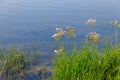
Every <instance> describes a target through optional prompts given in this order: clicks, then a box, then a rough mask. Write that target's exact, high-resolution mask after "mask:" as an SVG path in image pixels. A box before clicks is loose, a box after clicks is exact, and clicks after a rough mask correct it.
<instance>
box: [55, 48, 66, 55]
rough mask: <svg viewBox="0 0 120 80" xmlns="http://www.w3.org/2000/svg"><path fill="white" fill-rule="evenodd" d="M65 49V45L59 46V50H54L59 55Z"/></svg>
mask: <svg viewBox="0 0 120 80" xmlns="http://www.w3.org/2000/svg"><path fill="white" fill-rule="evenodd" d="M63 51H64V47H63V46H58V49H57V50H54V52H55V53H56V54H57V55H60V54H61V53H62V52H63Z"/></svg>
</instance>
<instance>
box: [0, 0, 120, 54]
mask: <svg viewBox="0 0 120 80" xmlns="http://www.w3.org/2000/svg"><path fill="white" fill-rule="evenodd" d="M89 18H96V19H97V25H96V27H95V28H94V30H95V31H97V32H98V33H99V34H101V35H102V36H105V35H109V36H112V35H114V34H113V33H114V31H113V27H111V26H109V24H107V23H109V22H110V21H111V20H115V19H117V20H119V22H120V1H119V0H63V1H61V0H0V40H1V41H2V44H4V45H10V44H13V43H16V44H19V45H24V44H28V45H30V44H31V43H37V44H38V45H39V46H41V45H42V46H41V47H40V50H41V51H42V52H45V51H48V50H49V51H53V50H54V49H51V47H52V48H55V45H54V44H55V43H54V39H53V38H52V37H51V36H52V35H53V34H54V32H55V28H56V27H62V28H65V27H66V26H67V25H71V26H74V27H75V28H76V29H77V31H78V33H79V35H78V36H79V38H80V39H82V38H84V37H85V34H86V33H87V32H90V31H91V29H90V27H88V25H86V21H87V19H89ZM100 23H102V24H104V27H101V28H100V27H98V26H100V25H99V24H100ZM49 51H48V52H49ZM51 53H52V52H51Z"/></svg>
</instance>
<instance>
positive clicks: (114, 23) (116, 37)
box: [111, 20, 118, 48]
mask: <svg viewBox="0 0 120 80" xmlns="http://www.w3.org/2000/svg"><path fill="white" fill-rule="evenodd" d="M111 24H112V25H113V26H114V29H115V41H116V48H117V45H118V32H117V26H118V21H117V20H114V21H111Z"/></svg>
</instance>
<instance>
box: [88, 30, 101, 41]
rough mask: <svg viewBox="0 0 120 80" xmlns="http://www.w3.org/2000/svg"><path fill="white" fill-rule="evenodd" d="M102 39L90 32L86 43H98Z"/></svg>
mask: <svg viewBox="0 0 120 80" xmlns="http://www.w3.org/2000/svg"><path fill="white" fill-rule="evenodd" d="M99 39H100V35H99V34H98V33H96V32H90V33H88V34H87V36H86V41H89V40H90V41H92V42H98V41H99Z"/></svg>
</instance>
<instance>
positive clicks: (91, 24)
mask: <svg viewBox="0 0 120 80" xmlns="http://www.w3.org/2000/svg"><path fill="white" fill-rule="evenodd" d="M95 22H96V19H93V18H90V19H88V21H87V24H88V25H89V26H94V24H95Z"/></svg>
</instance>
